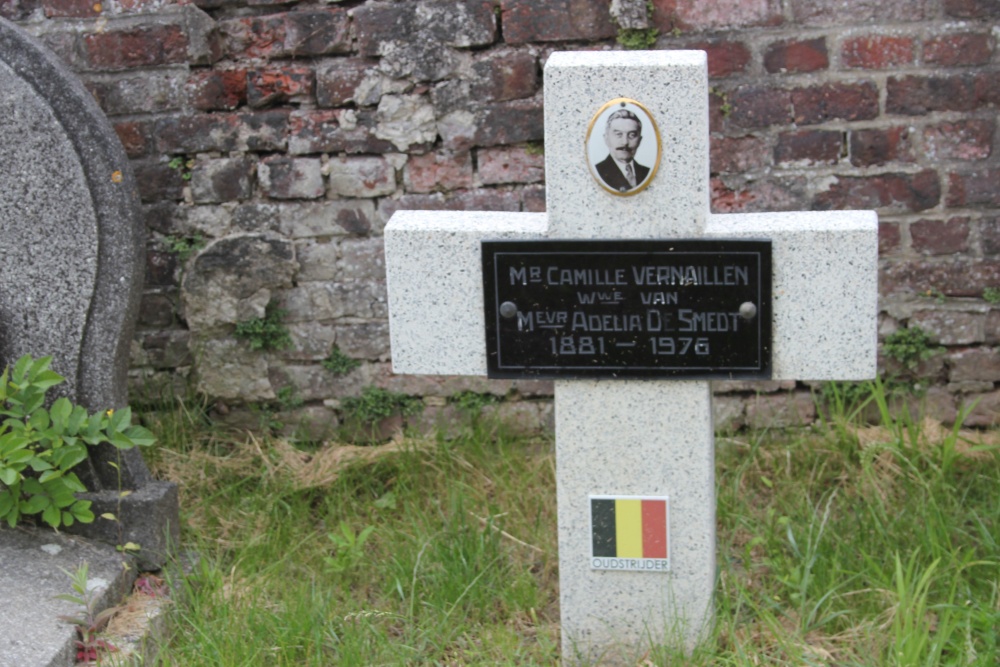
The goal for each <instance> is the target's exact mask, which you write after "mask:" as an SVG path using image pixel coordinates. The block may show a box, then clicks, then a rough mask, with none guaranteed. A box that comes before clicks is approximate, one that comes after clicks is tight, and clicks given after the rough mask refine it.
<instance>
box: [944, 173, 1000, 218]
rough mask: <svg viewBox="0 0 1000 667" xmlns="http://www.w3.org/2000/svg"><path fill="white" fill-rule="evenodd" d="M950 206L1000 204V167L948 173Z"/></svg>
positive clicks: (990, 205)
mask: <svg viewBox="0 0 1000 667" xmlns="http://www.w3.org/2000/svg"><path fill="white" fill-rule="evenodd" d="M948 206H951V207H953V208H959V207H963V206H987V207H991V208H995V207H998V206H1000V168H994V169H979V170H976V171H969V172H956V173H951V174H948Z"/></svg>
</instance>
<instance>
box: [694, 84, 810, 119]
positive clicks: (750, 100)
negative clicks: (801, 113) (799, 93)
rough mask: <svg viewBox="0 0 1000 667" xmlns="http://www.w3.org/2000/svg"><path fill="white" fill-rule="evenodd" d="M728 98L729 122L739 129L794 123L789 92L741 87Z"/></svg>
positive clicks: (778, 89) (776, 89)
mask: <svg viewBox="0 0 1000 667" xmlns="http://www.w3.org/2000/svg"><path fill="white" fill-rule="evenodd" d="M713 97H716V96H714V95H713ZM728 98H729V99H728V102H729V104H730V105H731V107H732V110H731V112H730V113H729V117H728V120H729V122H731V123H732V124H733V125H736V126H737V127H743V128H748V129H749V128H762V127H768V126H769V125H786V124H788V123H791V121H792V100H791V96H790V95H789V93H788V91H787V90H782V89H780V88H763V87H756V86H749V87H747V86H740V87H739V88H737V89H736V90H735V91H734V92H733V93H732V94H730V95H729V96H728Z"/></svg>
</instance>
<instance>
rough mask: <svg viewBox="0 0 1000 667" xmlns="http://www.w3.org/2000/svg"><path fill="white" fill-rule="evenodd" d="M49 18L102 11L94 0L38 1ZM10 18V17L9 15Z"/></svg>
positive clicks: (86, 15)
mask: <svg viewBox="0 0 1000 667" xmlns="http://www.w3.org/2000/svg"><path fill="white" fill-rule="evenodd" d="M34 4H37V5H41V7H42V9H43V10H44V11H45V16H46V17H48V18H81V19H83V18H93V17H95V16H99V15H100V13H101V6H100V3H96V2H94V0H41V1H40V2H38V3H34ZM8 18H9V17H8Z"/></svg>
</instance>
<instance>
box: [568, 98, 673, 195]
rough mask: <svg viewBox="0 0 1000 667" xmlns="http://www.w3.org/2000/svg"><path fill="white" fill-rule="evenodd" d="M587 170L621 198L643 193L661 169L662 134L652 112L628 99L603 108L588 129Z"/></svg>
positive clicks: (612, 102) (616, 100) (608, 104)
mask: <svg viewBox="0 0 1000 667" xmlns="http://www.w3.org/2000/svg"><path fill="white" fill-rule="evenodd" d="M586 147H587V166H589V167H590V173H591V175H592V176H593V177H594V180H596V181H597V182H598V184H600V186H601V187H602V188H604V189H605V190H607V191H608V192H610V193H611V194H614V195H618V196H619V197H630V196H632V195H634V194H638V193H640V192H642V191H643V190H644V189H645V188H646V186H648V185H649V183H650V182H651V181H652V180H653V177H654V176H655V175H656V169H657V167H659V166H660V130H659V128H658V127H657V126H656V121H654V120H653V117H652V116H651V115H650V114H649V111H648V110H647V109H646V107H644V106H643V105H642V104H640V103H639V102H636V101H635V100H630V99H628V98H626V97H619V98H617V99H614V100H611V101H610V102H608V103H607V104H605V105H604V106H602V107H601V108H600V109H599V110H598V112H597V113H596V114H594V117H593V118H592V119H591V121H590V127H588V128H587V140H586Z"/></svg>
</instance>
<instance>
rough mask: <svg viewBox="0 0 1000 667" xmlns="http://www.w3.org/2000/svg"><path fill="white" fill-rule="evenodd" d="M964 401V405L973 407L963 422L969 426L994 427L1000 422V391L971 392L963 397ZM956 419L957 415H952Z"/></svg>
mask: <svg viewBox="0 0 1000 667" xmlns="http://www.w3.org/2000/svg"><path fill="white" fill-rule="evenodd" d="M962 403H963V407H971V408H972V410H971V411H970V412H969V414H968V415H967V416H966V417H965V421H964V422H962V423H963V424H964V425H965V426H966V427H967V428H992V427H994V426H996V425H997V422H1000V391H991V392H987V393H983V394H970V395H969V396H966V397H964V398H963V400H962ZM954 420H955V417H952V420H951V421H952V422H954ZM944 423H948V422H944Z"/></svg>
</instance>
